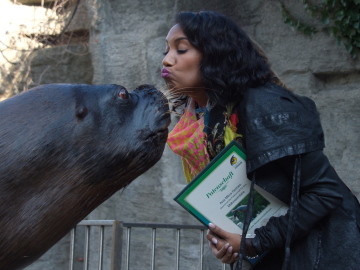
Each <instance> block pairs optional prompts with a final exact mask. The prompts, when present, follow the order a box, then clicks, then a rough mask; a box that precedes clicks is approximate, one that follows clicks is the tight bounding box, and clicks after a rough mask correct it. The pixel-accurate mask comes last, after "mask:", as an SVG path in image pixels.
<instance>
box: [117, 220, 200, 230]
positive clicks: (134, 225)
mask: <svg viewBox="0 0 360 270" xmlns="http://www.w3.org/2000/svg"><path fill="white" fill-rule="evenodd" d="M124 227H132V228H154V229H155V228H156V229H185V230H186V229H187V230H207V227H205V226H204V225H181V224H158V223H125V222H124Z"/></svg>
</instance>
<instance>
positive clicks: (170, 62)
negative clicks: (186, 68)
mask: <svg viewBox="0 0 360 270" xmlns="http://www.w3.org/2000/svg"><path fill="white" fill-rule="evenodd" d="M174 62H175V61H174V58H173V57H172V56H171V54H170V52H168V53H167V54H166V55H165V57H164V59H163V61H162V64H163V65H164V66H165V67H171V66H173V65H174Z"/></svg>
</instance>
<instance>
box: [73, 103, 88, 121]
mask: <svg viewBox="0 0 360 270" xmlns="http://www.w3.org/2000/svg"><path fill="white" fill-rule="evenodd" d="M75 115H76V117H77V118H78V119H79V120H82V119H84V117H85V116H86V115H87V108H86V107H84V106H81V107H79V108H77V109H76V112H75Z"/></svg>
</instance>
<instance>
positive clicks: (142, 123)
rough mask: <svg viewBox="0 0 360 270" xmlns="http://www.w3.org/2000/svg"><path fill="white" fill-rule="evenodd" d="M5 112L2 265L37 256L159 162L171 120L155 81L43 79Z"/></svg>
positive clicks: (0, 177)
mask: <svg viewBox="0 0 360 270" xmlns="http://www.w3.org/2000/svg"><path fill="white" fill-rule="evenodd" d="M0 115H1V118H0V126H1V129H0V160H1V164H0V199H1V203H0V217H1V218H0V227H1V230H2V233H1V234H0V243H1V245H0V269H13V268H16V269H17V268H19V269H20V268H21V267H25V266H26V265H28V264H30V263H31V262H33V261H34V260H36V259H37V258H38V257H40V256H41V255H42V254H43V253H44V252H46V251H47V250H48V249H49V248H50V247H51V246H52V245H54V244H55V243H56V242H57V241H58V240H60V239H61V238H62V237H63V236H64V235H65V234H66V233H67V232H69V231H70V230H71V228H73V227H74V226H75V225H76V224H77V223H78V222H79V221H81V220H82V219H83V218H85V217H86V216H87V215H88V214H89V213H90V212H91V211H92V210H93V209H94V208H95V207H97V206H98V205H99V204H101V203H102V202H103V201H105V200H106V199H107V198H109V197H110V196H111V195H112V194H114V193H115V192H116V191H117V190H119V189H121V188H123V187H125V186H126V185H128V184H129V183H130V182H131V181H132V180H134V179H135V178H136V177H137V176H139V175H140V174H142V173H144V172H145V171H146V170H148V169H149V168H150V167H151V166H153V165H154V164H155V163H156V162H157V161H158V160H159V159H160V157H161V155H162V152H163V150H164V147H165V142H166V138H167V134H168V130H167V127H168V125H169V122H170V115H169V107H168V104H167V100H166V99H165V98H164V97H163V95H162V94H161V93H160V92H159V91H157V90H156V89H155V88H154V87H152V86H150V85H143V86H139V87H138V88H137V89H135V90H134V91H132V92H128V91H127V90H126V89H125V88H124V87H123V86H120V85H76V84H50V85H43V86H39V87H36V88H33V89H31V90H29V91H26V92H24V93H22V94H20V95H18V96H15V97H12V98H9V99H7V100H5V101H2V102H0Z"/></svg>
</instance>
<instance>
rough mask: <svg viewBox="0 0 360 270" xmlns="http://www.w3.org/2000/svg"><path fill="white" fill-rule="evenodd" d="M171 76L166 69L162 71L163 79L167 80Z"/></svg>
mask: <svg viewBox="0 0 360 270" xmlns="http://www.w3.org/2000/svg"><path fill="white" fill-rule="evenodd" d="M169 75H170V71H168V70H167V69H166V68H163V69H162V70H161V77H163V78H165V77H167V76H169Z"/></svg>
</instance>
